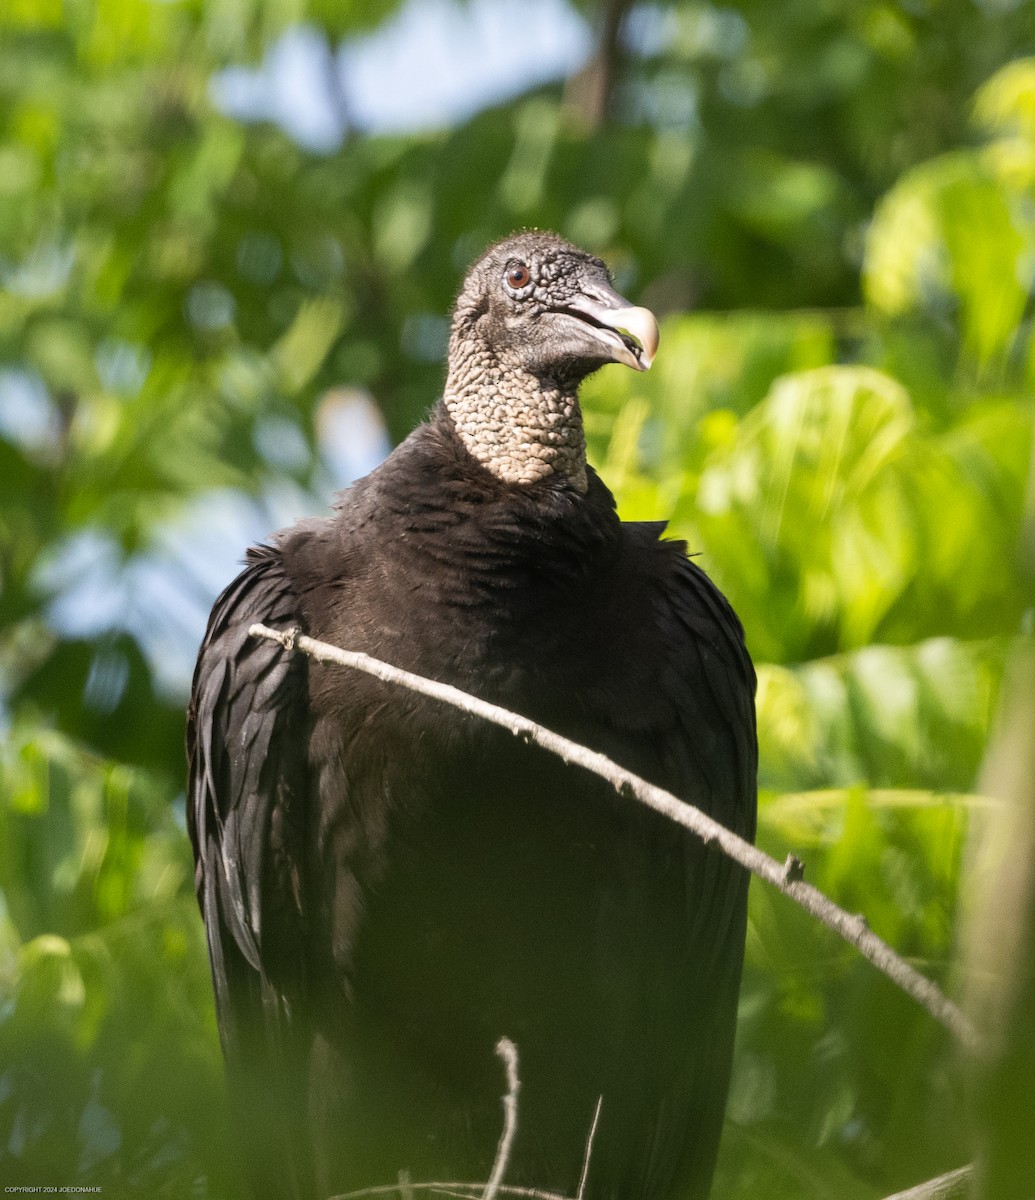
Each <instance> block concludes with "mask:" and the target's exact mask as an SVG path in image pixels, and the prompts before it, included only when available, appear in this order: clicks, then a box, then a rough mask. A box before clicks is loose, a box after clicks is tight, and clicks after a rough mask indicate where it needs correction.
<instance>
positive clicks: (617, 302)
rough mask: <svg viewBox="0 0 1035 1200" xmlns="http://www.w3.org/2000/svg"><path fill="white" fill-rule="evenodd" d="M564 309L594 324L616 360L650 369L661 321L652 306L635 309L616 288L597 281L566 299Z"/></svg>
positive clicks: (636, 367) (591, 324)
mask: <svg viewBox="0 0 1035 1200" xmlns="http://www.w3.org/2000/svg"><path fill="white" fill-rule="evenodd" d="M562 311H564V312H568V313H571V314H572V316H575V317H578V318H579V319H580V320H582V321H584V322H585V323H586V324H587V325H590V326H592V327H593V331H594V336H595V337H596V338H597V340H598V341H600V342H602V343H603V344H604V345H605V346H606V347H607V356H608V358H609V359H610V360H611V361H612V362H620V363H624V364H625V365H626V366H627V367H632V368H633V370H634V371H647V370H649V369H650V365H651V363H652V362H653V361H654V356H655V354H657V352H658V339H659V333H658V322H657V320H656V318H655V316H654V314H653V313H652V312H651V311H650V309H649V308H635V307H633V305H631V304H630V303H629V301H628V300H625V299H623V298H622V297H621V296H619V294H618V293H617V292H616V291H613V290H612V289H611V288H609V287H607V286H605V285H604V284H599V283H594V284H592V285H590V286H588V287H586V288H585V289H584V290H583V291H581V292H579V293H578V294H577V295H575V296H573V297H572V298H571V299H570V300H566V301H565V302H564V305H563V309H562Z"/></svg>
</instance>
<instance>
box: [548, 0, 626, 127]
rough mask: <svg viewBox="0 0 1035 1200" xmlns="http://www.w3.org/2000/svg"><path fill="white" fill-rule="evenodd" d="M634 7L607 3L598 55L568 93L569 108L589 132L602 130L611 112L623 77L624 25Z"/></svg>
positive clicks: (573, 80) (572, 82)
mask: <svg viewBox="0 0 1035 1200" xmlns="http://www.w3.org/2000/svg"><path fill="white" fill-rule="evenodd" d="M631 7H632V5H631V0H605V3H604V4H603V5H602V10H603V11H602V13H601V24H600V37H599V40H598V42H597V48H596V51H595V52H594V54H593V57H592V58H591V59H590V60H589V62H588V63H586V65H585V66H584V67H583V68H582V70H581V71H579V72H578V74H577V75H573V76H572V78H571V79H570V80H569V81H568V86H567V88H566V89H565V97H564V99H565V106H566V107H567V108H568V110H569V111H570V112H573V113H575V114H577V116H578V117H579V119H580V121H581V122H582V124H583V125H584V126H585V127H586V128H587V129H589V130H594V129H599V128H600V126H601V125H603V123H604V121H605V120H606V119H607V116H608V113H609V111H610V109H611V101H612V97H613V95H614V91H615V88H616V86H617V84H618V80H619V77H620V74H621V60H622V44H621V33H622V22H623V21H624V20H625V15H626V13H627V12H628V11H629V9H630V8H631Z"/></svg>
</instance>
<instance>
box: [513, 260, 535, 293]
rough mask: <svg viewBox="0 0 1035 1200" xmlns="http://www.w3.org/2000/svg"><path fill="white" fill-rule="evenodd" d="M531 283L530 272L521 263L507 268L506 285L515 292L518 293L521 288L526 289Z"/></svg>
mask: <svg viewBox="0 0 1035 1200" xmlns="http://www.w3.org/2000/svg"><path fill="white" fill-rule="evenodd" d="M531 282H532V272H531V271H530V270H529V269H528V267H526V266H525V264H524V263H523V262H516V263H511V264H510V266H509V267H507V283H509V284H510V286H511V287H512V288H513V289H514V291H516V292H520V291H521V289H522V288H525V287H528V285H529V284H530V283H531Z"/></svg>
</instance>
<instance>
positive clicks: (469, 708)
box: [248, 624, 980, 1053]
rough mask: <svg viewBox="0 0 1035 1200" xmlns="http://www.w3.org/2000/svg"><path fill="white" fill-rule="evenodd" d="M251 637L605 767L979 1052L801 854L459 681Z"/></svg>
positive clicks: (933, 989) (601, 770) (265, 634)
mask: <svg viewBox="0 0 1035 1200" xmlns="http://www.w3.org/2000/svg"><path fill="white" fill-rule="evenodd" d="M248 632H249V634H250V635H251V636H252V637H260V638H265V639H267V641H271V642H279V643H280V645H282V646H283V647H284V648H285V649H286V650H289V651H291V650H295V649H298V650H301V651H302V652H303V653H304V654H307V655H308V656H309V657H310V658H312V659H315V660H316V661H317V662H322V663H334V664H336V665H338V666H342V667H352V668H354V669H355V670H357V671H364V672H365V673H366V674H368V675H373V676H374V677H375V678H376V679H380V680H382V681H383V682H385V683H394V684H398V685H399V686H401V687H405V688H408V689H409V690H410V691H413V692H418V693H419V694H420V695H422V696H429V697H431V698H432V699H434V700H440V701H442V702H444V703H446V704H451V705H452V706H453V707H454V708H458V709H460V710H461V711H463V712H467V713H471V714H472V715H474V716H477V717H481V718H482V719H483V720H485V721H489V722H491V723H492V724H493V725H499V726H500V727H501V728H503V729H507V730H509V731H510V732H511V733H512V734H514V735H515V737H519V738H521V739H522V740H524V741H526V742H534V743H535V744H536V745H537V746H540V747H542V749H544V750H548V751H550V752H551V753H552V754H556V755H557V756H558V757H559V758H561V759H562V760H563V761H564V762H566V763H571V764H574V765H577V766H580V767H584V768H585V769H586V770H587V771H592V772H593V774H594V775H599V776H600V778H601V779H605V780H606V781H607V782H608V783H610V784H611V785H612V786H613V787H614V788H615V790H616V791H618V792H619V793H620V794H621V795H623V796H629V797H632V798H634V799H636V800H638V801H640V803H641V804H645V805H647V807H648V808H653V809H654V810H655V811H656V812H659V813H661V814H662V815H663V816H666V817H668V818H669V820H671V821H675V822H676V823H677V824H678V825H682V826H683V827H684V828H685V829H689V830H690V832H691V833H693V834H695V835H696V836H697V837H699V838H700V839H701V841H703V842H704V844H705V845H706V846H707V845H712V844H714V845H716V846H718V847H719V849H720V850H722V851H723V853H724V854H727V855H728V856H729V857H730V858H732V859H733V860H734V862H737V863H739V864H740V865H741V866H742V867H744V868H746V869H747V870H748V871H751V872H752V873H753V874H755V875H757V876H758V877H759V878H760V879H764V880H765V881H766V882H767V883H770V884H772V885H773V887H776V888H778V889H779V890H780V891H781V892H783V893H784V895H786V896H790V898H791V899H792V900H794V901H796V902H797V903H798V904H800V905H801V906H802V908H804V909H805V910H806V912H808V913H810V914H811V915H812V916H813V917H815V918H816V919H817V920H818V921H822V922H823V924H824V925H826V926H827V927H828V928H829V929H832V930H833V931H834V932H835V933H837V934H838V935H840V936H841V937H842V938H844V939H845V941H847V942H850V943H851V944H852V945H853V946H855V948H856V949H857V950H858V951H859V953H860V954H862V956H863V957H864V958H866V959H868V960H869V961H870V962H871V963H872V964H873V965H874V966H875V967H876V968H877V969H878V970H879V971H881V972H882V973H883V974H884V975H886V976H887V977H888V978H889V979H890V980H892V982H893V983H895V984H897V985H898V986H899V987H900V988H901V989H902V990H903V991H904V992H905V993H906V994H907V995H908V996H911V997H912V998H913V999H914V1000H915V1001H916V1002H917V1003H918V1004H919V1005H921V1006H922V1007H923V1008H925V1009H926V1010H927V1011H928V1012H929V1013H930V1014H931V1016H933V1017H934V1018H935V1020H937V1021H940V1022H941V1024H942V1025H944V1026H945V1027H946V1029H948V1030H949V1031H950V1032H951V1033H953V1034H954V1035H955V1036H956V1037H957V1038H958V1039H959V1041H960V1042H961V1043H962V1044H963V1045H964V1046H965V1047H966V1048H967V1049H968V1050H970V1051H971V1052H972V1053H976V1052H977V1051H978V1050H979V1048H980V1039H979V1037H978V1034H977V1030H976V1029H975V1028H974V1026H973V1025H972V1024H971V1022H970V1020H969V1019H968V1018H967V1017H966V1016H965V1015H964V1013H963V1012H962V1010H961V1009H960V1008H959V1007H958V1006H957V1005H956V1004H954V1003H953V1002H952V1001H951V1000H950V999H949V998H948V997H947V996H946V995H945V993H944V992H942V990H941V989H940V988H939V987H938V986H937V984H935V983H933V982H932V981H931V980H930V979H928V978H926V976H924V975H921V974H920V972H919V971H917V970H915V969H914V968H913V967H912V966H910V964H909V963H907V962H906V960H905V959H904V958H902V957H901V956H900V955H898V954H896V953H895V951H894V950H892V948H891V947H890V946H889V945H888V944H887V942H885V941H884V940H883V939H881V938H879V937H877V935H876V934H875V933H874V932H873V931H872V930H871V929H870V928H869V927H868V925H867V924H866V919H865V917H862V916H859V915H854V916H853V915H852V914H851V913H849V912H846V911H845V910H844V909H843V908H841V907H840V906H839V905H837V904H835V903H834V902H833V901H832V900H830V899H829V898H828V897H827V896H825V895H824V894H823V893H822V892H821V891H819V889H818V888H814V887H813V886H812V885H811V884H809V883H806V882H805V881H804V880H803V879H801V878H800V874H801V870H800V864H799V863H798V861H797V860H796V859H793V858H791V859H789V860H788V861H787V862H786V863H783V864H781V863H778V862H777V861H776V859H774V858H770V857H769V855H768V854H765V853H763V851H761V850H759V849H758V848H757V847H756V846H753V845H752V844H751V843H750V842H746V841H745V840H744V839H743V838H742V837H738V836H737V834H735V833H733V832H732V831H731V830H729V829H727V828H726V826H725V825H720V824H719V822H718V821H716V820H714V819H713V818H712V817H709V816H708V815H707V813H704V812H702V811H701V810H700V809H699V808H695V807H694V806H693V805H692V804H689V803H687V801H685V800H680V799H679V797H678V796H674V795H673V794H672V793H671V792H666V791H665V790H664V789H663V788H659V787H656V786H655V785H654V784H652V783H648V782H647V781H646V780H645V779H641V778H640V777H639V776H638V775H634V774H633V773H632V772H631V771H627V770H626V769H625V768H624V767H620V766H619V765H618V764H617V763H616V762H613V761H612V760H611V759H609V758H607V757H605V756H604V755H603V754H598V753H597V752H596V751H595V750H589V749H587V748H586V747H585V746H580V745H579V744H578V743H577V742H572V741H569V740H568V738H565V737H561V735H560V734H558V733H554V732H553V731H552V730H550V729H546V728H544V726H542V725H538V724H536V722H535V721H530V720H529V719H528V718H527V717H522V716H520V715H519V714H517V713H513V712H510V711H509V710H507V709H505V708H500V707H499V706H498V705H496V704H489V703H488V702H487V701H485V700H479V699H478V697H477V696H472V695H470V694H469V693H468V692H465V691H462V690H461V689H460V688H457V687H453V686H452V685H451V684H448V683H439V682H437V681H436V680H433V679H426V678H425V677H424V676H423V675H415V674H413V672H411V671H403V670H401V669H400V668H399V667H393V666H392V665H391V664H390V663H386V662H382V661H381V660H380V659H377V658H371V657H370V655H368V654H362V653H360V652H359V651H355V650H343V649H342V648H341V647H340V646H332V645H330V644H328V643H327V642H319V641H317V640H316V639H315V638H311V637H307V636H306V635H305V634H304V633H301V632H300V631H299V630H298V629H288V630H280V629H271V628H269V626H267V625H260V624H256V625H252V626H251V627H250V628H249V630H248Z"/></svg>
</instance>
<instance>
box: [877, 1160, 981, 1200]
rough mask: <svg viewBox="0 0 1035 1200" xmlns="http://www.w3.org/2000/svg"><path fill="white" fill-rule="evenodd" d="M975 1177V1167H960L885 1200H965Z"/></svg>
mask: <svg viewBox="0 0 1035 1200" xmlns="http://www.w3.org/2000/svg"><path fill="white" fill-rule="evenodd" d="M973 1177H974V1168H973V1167H960V1169H959V1170H958V1171H950V1172H949V1173H948V1175H939V1176H938V1178H937V1179H928V1180H927V1182H926V1183H918V1184H917V1185H916V1187H911V1188H910V1189H909V1190H908V1191H905V1192H896V1193H895V1194H894V1196H886V1197H885V1198H884V1200H963V1197H964V1196H968V1195H969V1194H970V1183H971V1180H972V1179H973Z"/></svg>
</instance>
